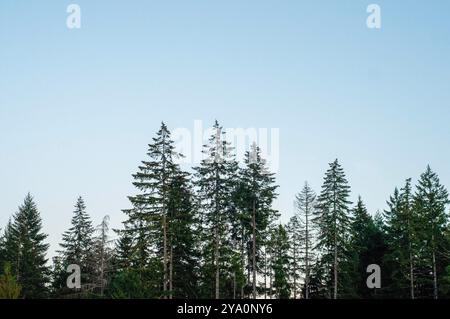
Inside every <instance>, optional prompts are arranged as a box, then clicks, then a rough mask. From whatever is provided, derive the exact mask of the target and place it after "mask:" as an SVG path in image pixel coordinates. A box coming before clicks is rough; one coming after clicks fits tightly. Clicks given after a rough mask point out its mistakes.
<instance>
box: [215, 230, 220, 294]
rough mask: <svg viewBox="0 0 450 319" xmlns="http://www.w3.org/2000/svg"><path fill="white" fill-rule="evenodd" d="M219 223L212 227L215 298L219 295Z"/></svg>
mask: <svg viewBox="0 0 450 319" xmlns="http://www.w3.org/2000/svg"><path fill="white" fill-rule="evenodd" d="M218 227H219V225H216V227H215V229H214V242H215V252H214V265H215V266H216V287H215V298H216V299H219V297H220V289H219V285H220V269H219V230H218Z"/></svg>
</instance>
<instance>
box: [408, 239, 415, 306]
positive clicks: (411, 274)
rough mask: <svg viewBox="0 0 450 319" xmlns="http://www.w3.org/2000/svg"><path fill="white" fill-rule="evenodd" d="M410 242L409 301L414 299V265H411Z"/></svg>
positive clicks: (410, 248)
mask: <svg viewBox="0 0 450 319" xmlns="http://www.w3.org/2000/svg"><path fill="white" fill-rule="evenodd" d="M411 246H412V245H411V242H409V284H410V293H411V299H415V296H414V264H413V256H412V247H411Z"/></svg>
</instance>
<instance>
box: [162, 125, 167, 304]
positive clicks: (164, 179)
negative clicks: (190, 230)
mask: <svg viewBox="0 0 450 319" xmlns="http://www.w3.org/2000/svg"><path fill="white" fill-rule="evenodd" d="M162 154H163V159H162V162H163V163H162V165H163V170H162V173H163V178H162V188H163V194H162V213H163V218H162V223H163V224H162V228H163V259H164V260H163V271H164V276H163V295H164V299H166V298H167V296H166V293H167V281H168V278H167V277H168V276H167V216H166V176H165V173H166V158H165V154H166V152H165V133H164V135H163V153H162Z"/></svg>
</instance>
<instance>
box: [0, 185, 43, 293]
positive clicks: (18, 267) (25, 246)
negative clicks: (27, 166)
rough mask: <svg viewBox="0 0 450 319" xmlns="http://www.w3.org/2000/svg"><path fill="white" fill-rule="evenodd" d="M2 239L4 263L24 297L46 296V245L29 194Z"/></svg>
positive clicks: (38, 215) (37, 213)
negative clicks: (3, 240)
mask: <svg viewBox="0 0 450 319" xmlns="http://www.w3.org/2000/svg"><path fill="white" fill-rule="evenodd" d="M5 235H6V237H5V248H6V257H7V262H9V263H10V265H11V271H12V274H14V276H15V277H16V279H17V282H18V283H19V285H20V286H21V287H22V292H21V296H22V297H23V298H43V297H45V296H47V292H48V289H47V283H48V280H49V272H50V271H49V268H48V266H47V259H46V254H47V250H48V247H49V245H48V244H46V243H45V239H46V238H47V235H46V234H44V233H43V232H42V221H41V217H40V214H39V212H38V210H37V208H36V204H35V203H34V200H33V197H32V196H31V195H30V194H28V195H27V196H26V197H25V200H24V202H23V204H22V205H21V206H19V210H18V212H17V213H16V214H15V215H14V217H13V221H12V223H10V224H9V226H8V228H7V231H6V234H5Z"/></svg>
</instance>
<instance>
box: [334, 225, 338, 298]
mask: <svg viewBox="0 0 450 319" xmlns="http://www.w3.org/2000/svg"><path fill="white" fill-rule="evenodd" d="M337 267H338V258H337V227H336V221H335V229H334V265H333V272H334V291H333V299H337V296H338V293H337V291H338V269H337Z"/></svg>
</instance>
